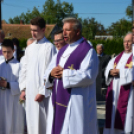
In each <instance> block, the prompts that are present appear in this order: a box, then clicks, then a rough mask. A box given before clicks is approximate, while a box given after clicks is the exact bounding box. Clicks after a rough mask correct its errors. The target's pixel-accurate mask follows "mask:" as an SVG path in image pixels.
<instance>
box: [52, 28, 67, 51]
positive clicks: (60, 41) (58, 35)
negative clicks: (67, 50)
mask: <svg viewBox="0 0 134 134" xmlns="http://www.w3.org/2000/svg"><path fill="white" fill-rule="evenodd" d="M54 44H55V46H56V50H57V52H58V51H59V50H60V49H61V48H62V47H63V46H65V45H66V42H65V40H64V37H63V30H59V31H56V32H55V33H54Z"/></svg>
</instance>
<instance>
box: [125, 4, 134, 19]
mask: <svg viewBox="0 0 134 134" xmlns="http://www.w3.org/2000/svg"><path fill="white" fill-rule="evenodd" d="M126 15H127V16H128V17H129V18H132V16H133V8H132V6H128V7H127V9H126Z"/></svg>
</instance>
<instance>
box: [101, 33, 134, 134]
mask: <svg viewBox="0 0 134 134" xmlns="http://www.w3.org/2000/svg"><path fill="white" fill-rule="evenodd" d="M123 45H124V51H123V52H121V53H120V54H119V55H117V56H116V57H115V58H113V59H112V60H111V61H110V62H109V64H108V66H107V68H106V71H105V76H106V83H107V85H108V90H107V96H106V125H105V129H104V133H103V134H131V132H132V115H133V110H132V107H133V88H132V80H133V77H132V71H133V69H132V65H133V64H132V33H128V34H127V35H126V36H125V37H124V43H123Z"/></svg>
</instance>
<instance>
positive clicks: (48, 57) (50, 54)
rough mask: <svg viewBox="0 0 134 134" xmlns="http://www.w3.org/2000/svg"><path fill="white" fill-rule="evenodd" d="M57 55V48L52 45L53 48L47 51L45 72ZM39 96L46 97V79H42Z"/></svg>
mask: <svg viewBox="0 0 134 134" xmlns="http://www.w3.org/2000/svg"><path fill="white" fill-rule="evenodd" d="M55 53H56V50H55V47H54V45H51V47H49V50H47V55H46V56H47V58H46V61H45V68H46V70H45V72H46V71H47V67H48V65H49V63H50V62H51V60H52V58H53V56H54V55H55ZM39 94H42V95H45V89H44V78H41V81H40V86H39Z"/></svg>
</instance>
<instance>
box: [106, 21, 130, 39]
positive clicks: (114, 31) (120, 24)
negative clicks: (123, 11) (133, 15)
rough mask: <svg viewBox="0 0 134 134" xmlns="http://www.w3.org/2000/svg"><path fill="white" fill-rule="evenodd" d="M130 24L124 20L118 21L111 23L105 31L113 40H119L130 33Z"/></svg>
mask: <svg viewBox="0 0 134 134" xmlns="http://www.w3.org/2000/svg"><path fill="white" fill-rule="evenodd" d="M131 29H132V22H131V21H128V20H126V19H120V20H119V21H117V22H115V23H112V25H111V26H110V27H109V28H108V29H107V31H108V33H109V34H110V35H113V36H114V37H115V38H120V37H122V36H123V35H125V34H126V33H127V32H129V31H131Z"/></svg>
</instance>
